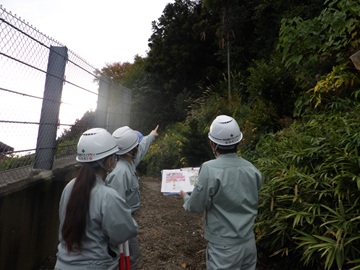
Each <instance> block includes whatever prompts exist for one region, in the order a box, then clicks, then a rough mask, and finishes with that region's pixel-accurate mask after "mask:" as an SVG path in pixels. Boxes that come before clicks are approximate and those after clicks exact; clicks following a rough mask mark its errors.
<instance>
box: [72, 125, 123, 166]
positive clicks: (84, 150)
mask: <svg viewBox="0 0 360 270" xmlns="http://www.w3.org/2000/svg"><path fill="white" fill-rule="evenodd" d="M117 150H118V149H117V144H116V142H115V140H114V139H113V137H112V136H111V134H110V133H109V132H108V131H107V130H106V129H103V128H92V129H89V130H87V131H85V132H84V133H83V134H82V135H81V137H80V139H79V142H78V145H77V156H76V160H77V161H79V162H93V161H97V160H100V159H103V158H105V157H107V156H110V155H112V154H114V153H116V151H117Z"/></svg>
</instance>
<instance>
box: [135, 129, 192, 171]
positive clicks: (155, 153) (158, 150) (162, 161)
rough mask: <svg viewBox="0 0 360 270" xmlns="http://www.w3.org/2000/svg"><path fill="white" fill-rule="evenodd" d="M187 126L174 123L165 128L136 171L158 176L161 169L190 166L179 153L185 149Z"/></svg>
mask: <svg viewBox="0 0 360 270" xmlns="http://www.w3.org/2000/svg"><path fill="white" fill-rule="evenodd" d="M188 131H189V126H187V125H184V124H182V123H176V124H174V125H172V126H168V127H167V128H166V133H165V134H164V136H162V137H161V138H159V139H157V140H156V141H155V142H153V143H152V144H151V146H150V149H149V150H148V153H147V154H146V156H145V158H144V159H143V161H142V162H141V163H140V165H139V167H138V169H139V171H140V173H142V174H146V175H149V176H150V175H153V176H160V175H161V174H160V173H161V170H163V169H174V168H182V167H187V166H190V165H189V164H187V163H186V160H185V159H184V158H183V157H182V155H181V152H182V149H183V148H184V147H186V143H187V138H186V137H185V136H184V132H188Z"/></svg>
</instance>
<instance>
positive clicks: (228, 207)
mask: <svg viewBox="0 0 360 270" xmlns="http://www.w3.org/2000/svg"><path fill="white" fill-rule="evenodd" d="M261 183H262V176H261V173H260V172H259V171H258V170H257V169H256V167H255V166H254V165H253V164H251V163H250V162H249V161H247V160H245V159H243V158H241V157H238V156H237V154H236V153H230V154H222V155H220V156H218V158H217V159H214V160H210V161H207V162H205V163H203V164H202V166H201V168H200V172H199V179H198V182H197V183H196V184H195V187H194V190H193V192H192V194H191V196H189V195H186V196H184V205H183V207H184V209H185V210H187V211H189V212H195V213H201V212H205V218H204V238H205V239H206V240H208V241H209V244H208V249H207V266H208V267H207V269H216V268H217V269H255V266H252V267H253V268H252V267H248V268H245V267H241V264H242V263H244V261H242V260H241V259H240V260H235V259H234V260H232V259H231V258H235V257H239V256H241V255H240V254H243V256H246V257H251V258H250V259H249V258H246V260H247V261H248V259H249V260H250V261H251V263H250V264H254V263H255V265H256V256H257V255H256V247H255V236H254V231H253V227H254V222H255V218H256V215H257V207H258V191H259V189H260V186H261ZM245 247H246V248H247V249H249V248H250V249H252V250H245V253H246V252H247V253H249V256H248V255H246V254H245V255H244V252H243V251H241V249H242V248H245ZM236 253H237V255H236ZM231 254H233V255H231ZM229 256H230V257H229ZM231 256H232V257H231ZM229 258H230V260H229ZM244 260H245V259H244ZM254 260H255V261H254ZM245 263H247V262H245ZM219 267H220V268H219Z"/></svg>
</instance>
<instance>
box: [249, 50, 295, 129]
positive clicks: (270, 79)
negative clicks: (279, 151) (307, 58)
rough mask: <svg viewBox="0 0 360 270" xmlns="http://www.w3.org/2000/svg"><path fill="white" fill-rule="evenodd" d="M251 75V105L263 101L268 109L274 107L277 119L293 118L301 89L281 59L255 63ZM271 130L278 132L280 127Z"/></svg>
mask: <svg viewBox="0 0 360 270" xmlns="http://www.w3.org/2000/svg"><path fill="white" fill-rule="evenodd" d="M249 73H250V75H249V77H248V79H247V86H248V87H247V90H246V91H247V92H248V93H249V103H250V104H253V103H256V102H258V101H262V102H265V103H266V105H267V106H268V107H274V111H275V115H276V116H277V118H279V119H280V118H283V117H285V116H290V117H291V116H292V114H293V110H294V102H295V100H296V98H297V97H298V94H299V92H300V89H298V88H297V87H296V83H295V81H294V78H293V76H292V74H290V73H289V71H287V70H286V69H285V68H284V67H283V65H282V63H281V61H280V60H279V57H276V56H273V57H272V58H271V59H270V61H268V62H265V60H258V61H255V62H254V63H253V65H252V66H251V67H250V68H249ZM272 122H273V121H272ZM269 124H270V123H269ZM271 129H273V130H277V129H278V127H277V126H272V127H271Z"/></svg>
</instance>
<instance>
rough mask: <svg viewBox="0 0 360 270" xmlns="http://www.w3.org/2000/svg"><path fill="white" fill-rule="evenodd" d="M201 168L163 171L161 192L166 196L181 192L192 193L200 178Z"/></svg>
mask: <svg viewBox="0 0 360 270" xmlns="http://www.w3.org/2000/svg"><path fill="white" fill-rule="evenodd" d="M199 169H200V168H199V167H196V168H193V167H189V168H181V169H172V170H162V179H161V192H162V193H164V195H173V194H179V192H180V190H184V191H185V192H192V191H193V189H194V185H195V183H196V181H197V179H198V176H199Z"/></svg>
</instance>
